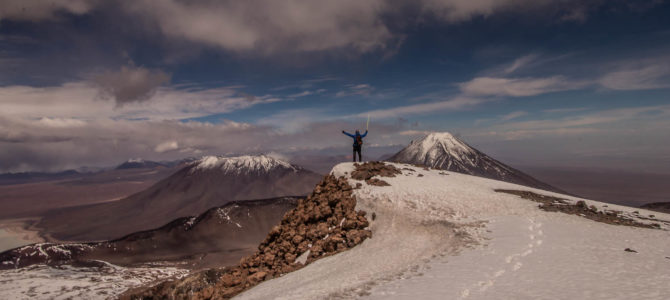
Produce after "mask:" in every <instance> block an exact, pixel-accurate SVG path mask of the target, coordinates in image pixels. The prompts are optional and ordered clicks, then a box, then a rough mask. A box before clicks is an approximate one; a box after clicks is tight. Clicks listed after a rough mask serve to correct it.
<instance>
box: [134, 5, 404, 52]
mask: <svg viewBox="0 0 670 300" xmlns="http://www.w3.org/2000/svg"><path fill="white" fill-rule="evenodd" d="M123 5H124V8H125V9H126V11H128V12H129V13H130V14H133V15H135V16H137V17H138V18H142V19H145V20H148V21H149V22H152V23H154V24H155V25H156V26H157V28H158V29H159V30H160V31H161V32H162V33H163V34H164V35H166V36H168V37H171V38H176V39H184V40H189V41H192V42H196V43H202V44H206V45H210V46H215V47H220V48H223V49H227V50H232V51H249V50H253V51H259V52H262V53H271V52H277V51H287V50H288V51H298V52H300V51H322V50H330V49H341V48H346V49H350V50H353V51H356V52H361V53H364V52H369V51H372V50H376V49H380V48H382V49H383V48H384V47H386V45H387V43H388V42H389V41H390V40H391V39H392V38H393V36H392V34H391V33H390V32H389V30H388V28H387V27H386V26H385V25H384V23H383V22H382V19H381V18H382V13H383V9H384V6H385V3H384V1H382V0H372V1H357V0H343V1H299V0H295V1H281V2H279V1H271V0H267V1H264V0H259V1H189V2H182V1H175V0H161V1H154V0H139V1H128V2H124V3H123Z"/></svg>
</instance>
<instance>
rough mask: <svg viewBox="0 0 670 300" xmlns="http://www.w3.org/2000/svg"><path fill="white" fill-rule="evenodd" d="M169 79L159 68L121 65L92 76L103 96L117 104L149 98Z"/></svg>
mask: <svg viewBox="0 0 670 300" xmlns="http://www.w3.org/2000/svg"><path fill="white" fill-rule="evenodd" d="M169 81H170V75H169V74H167V73H165V72H163V71H160V70H149V69H147V68H143V67H134V66H123V67H121V69H120V70H119V71H114V72H106V73H103V74H100V75H97V76H95V77H94V78H93V82H95V83H96V84H97V85H98V86H99V87H100V91H101V93H102V95H103V97H105V98H112V99H114V101H116V105H117V106H122V105H124V104H126V103H130V102H141V101H146V100H149V99H150V98H151V97H152V96H153V95H154V93H155V92H156V90H157V89H158V87H159V86H161V85H163V84H166V83H168V82H169Z"/></svg>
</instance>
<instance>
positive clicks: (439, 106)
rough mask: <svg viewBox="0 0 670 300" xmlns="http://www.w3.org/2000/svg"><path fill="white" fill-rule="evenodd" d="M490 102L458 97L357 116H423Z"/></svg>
mask: <svg viewBox="0 0 670 300" xmlns="http://www.w3.org/2000/svg"><path fill="white" fill-rule="evenodd" d="M488 101H491V100H490V99H482V98H471V97H463V96H458V97H454V98H452V99H450V100H445V101H438V102H430V103H421V104H413V105H406V106H399V107H394V108H387V109H379V110H373V111H369V112H365V113H361V114H358V116H367V115H368V114H369V115H370V116H371V117H372V118H375V119H385V118H393V117H397V116H404V115H408V114H423V113H432V112H437V111H448V110H461V109H465V108H468V107H472V106H475V105H479V104H481V103H485V102H488Z"/></svg>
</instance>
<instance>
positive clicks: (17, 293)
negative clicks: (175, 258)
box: [0, 263, 188, 300]
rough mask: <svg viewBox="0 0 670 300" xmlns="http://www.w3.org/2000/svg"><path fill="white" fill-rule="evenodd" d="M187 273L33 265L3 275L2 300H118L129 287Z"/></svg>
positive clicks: (141, 269)
mask: <svg viewBox="0 0 670 300" xmlns="http://www.w3.org/2000/svg"><path fill="white" fill-rule="evenodd" d="M187 273H188V270H185V269H178V268H171V267H170V268H166V267H162V268H149V267H146V268H124V267H119V266H115V265H112V264H109V263H105V266H104V267H102V268H77V267H72V266H62V267H59V268H54V267H49V266H45V265H33V266H29V267H26V268H21V269H13V270H4V271H2V272H0V290H1V291H2V293H1V294H0V299H31V300H39V299H56V300H57V299H91V300H95V299H116V297H117V296H118V295H119V294H121V293H123V292H125V291H126V290H127V289H129V288H132V287H137V286H141V285H144V284H148V283H151V282H154V281H157V280H164V279H167V278H169V277H172V276H177V277H179V276H184V275H186V274H187Z"/></svg>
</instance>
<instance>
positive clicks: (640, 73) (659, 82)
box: [599, 57, 670, 90]
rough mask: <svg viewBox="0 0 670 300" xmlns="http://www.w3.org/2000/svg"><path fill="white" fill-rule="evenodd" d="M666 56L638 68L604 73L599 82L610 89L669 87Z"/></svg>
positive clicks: (668, 69) (668, 67) (669, 75)
mask: <svg viewBox="0 0 670 300" xmlns="http://www.w3.org/2000/svg"><path fill="white" fill-rule="evenodd" d="M667 59H668V57H665V59H664V60H661V61H660V63H658V62H656V63H655V64H653V65H647V66H644V67H639V68H632V69H625V70H618V71H614V72H610V73H607V74H605V75H604V76H603V77H602V78H600V80H599V83H600V84H601V85H602V86H603V87H605V88H608V89H612V90H648V89H659V88H670V64H669V63H668V62H667Z"/></svg>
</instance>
